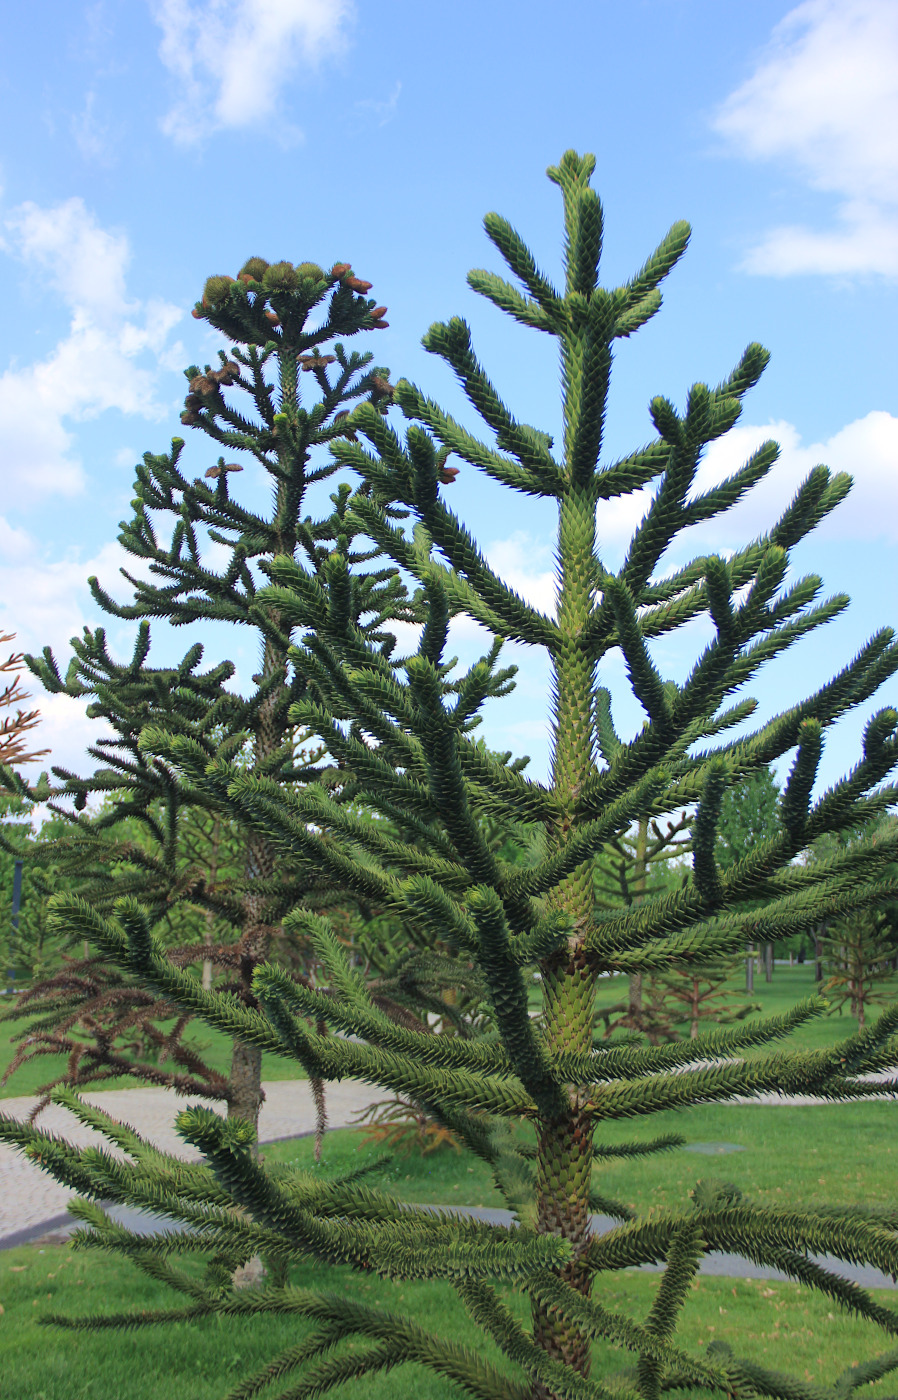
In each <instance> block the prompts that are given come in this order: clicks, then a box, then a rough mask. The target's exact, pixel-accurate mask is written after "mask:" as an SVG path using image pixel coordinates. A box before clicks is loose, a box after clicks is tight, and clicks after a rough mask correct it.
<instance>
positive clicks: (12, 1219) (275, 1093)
mask: <svg viewBox="0 0 898 1400" xmlns="http://www.w3.org/2000/svg"><path fill="white" fill-rule="evenodd" d="M865 1077H866V1078H870V1079H876V1080H880V1081H886V1080H892V1079H894V1078H895V1072H894V1071H893V1072H891V1073H880V1074H875V1075H869V1076H865ZM384 1092H385V1091H384V1090H383V1089H378V1088H375V1087H372V1086H371V1085H366V1084H356V1083H353V1082H351V1081H347V1082H344V1083H334V1084H329V1085H328V1089H327V1109H328V1121H329V1124H330V1126H331V1127H332V1128H343V1127H347V1126H349V1124H350V1123H351V1121H352V1119H353V1116H354V1115H355V1114H356V1113H357V1112H358V1111H359V1110H360V1109H363V1108H365V1107H367V1105H368V1104H369V1103H372V1102H375V1101H376V1100H377V1099H380V1098H383V1096H384ZM84 1097H85V1098H86V1099H87V1100H88V1102H90V1103H92V1104H95V1105H96V1106H97V1107H98V1108H102V1109H103V1111H104V1112H106V1113H108V1114H110V1116H111V1117H113V1118H117V1119H119V1120H120V1121H122V1122H125V1123H127V1124H129V1126H131V1127H133V1128H135V1129H136V1130H137V1131H138V1132H140V1133H141V1134H143V1135H145V1136H147V1137H149V1138H150V1139H151V1140H152V1141H153V1142H155V1143H156V1144H157V1145H158V1146H159V1147H162V1148H164V1149H165V1150H167V1151H169V1152H173V1153H176V1154H177V1155H179V1156H182V1157H185V1158H194V1159H195V1158H196V1157H198V1156H199V1154H198V1153H197V1152H195V1151H194V1150H193V1149H192V1148H188V1147H187V1145H186V1144H185V1143H184V1142H183V1140H182V1139H181V1138H180V1137H178V1135H177V1133H176V1132H175V1130H174V1127H173V1123H174V1118H175V1115H176V1114H177V1112H178V1110H179V1109H180V1108H183V1107H184V1105H185V1103H187V1102H190V1100H188V1099H184V1098H181V1097H179V1096H178V1095H176V1094H174V1093H173V1092H172V1091H171V1090H169V1089H113V1090H109V1091H107V1092H106V1093H96V1094H93V1093H88V1094H85V1095H84ZM877 1097H878V1096H877ZM891 1097H893V1098H894V1097H898V1094H895V1095H892V1096H891ZM825 1102H827V1100H824V1099H817V1098H811V1097H808V1096H806V1095H782V1094H755V1095H752V1096H751V1097H750V1098H747V1097H745V1098H744V1097H741V1096H740V1097H739V1098H738V1099H731V1100H730V1103H731V1104H734V1105H735V1104H740V1105H752V1104H756V1105H757V1104H760V1105H768V1106H776V1107H788V1106H790V1105H795V1106H805V1105H819V1104H822V1103H825ZM33 1104H34V1099H33V1098H31V1097H29V1098H18V1099H0V1113H5V1114H8V1115H10V1116H12V1117H14V1118H25V1117H27V1115H28V1113H29V1111H30V1110H31V1108H32V1106H33ZM39 1125H40V1126H41V1127H43V1128H44V1129H46V1130H47V1131H50V1132H54V1133H58V1134H60V1135H61V1136H64V1137H65V1138H67V1139H68V1140H69V1141H70V1142H72V1143H75V1144H76V1145H79V1146H88V1145H90V1144H91V1143H93V1144H99V1143H100V1142H101V1139H100V1138H99V1137H98V1135H97V1134H96V1133H94V1132H92V1131H91V1130H90V1129H89V1128H85V1127H84V1126H83V1125H82V1124H80V1123H79V1122H78V1121H77V1119H75V1118H74V1117H73V1116H72V1115H71V1114H70V1113H69V1112H68V1111H67V1110H66V1109H64V1108H59V1107H57V1106H56V1105H51V1106H50V1107H49V1108H48V1109H46V1110H45V1112H44V1113H43V1114H42V1115H41V1118H40V1119H39ZM314 1129H315V1108H314V1104H313V1102H312V1095H311V1092H310V1090H309V1086H308V1083H307V1082H306V1081H304V1080H282V1081H276V1082H274V1083H268V1084H266V1085H265V1103H264V1104H263V1105H262V1112H261V1115H260V1118H259V1137H260V1140H261V1141H262V1142H271V1141H273V1140H275V1139H277V1138H286V1137H298V1136H299V1135H300V1134H302V1133H310V1132H313V1131H314ZM74 1194H75V1192H73V1191H69V1190H67V1189H66V1188H65V1187H64V1186H60V1185H59V1184H58V1183H57V1182H55V1181H54V1180H53V1179H52V1177H49V1176H47V1175H46V1173H44V1172H42V1171H41V1170H40V1168H39V1167H36V1166H35V1165H34V1164H33V1163H31V1162H29V1161H27V1160H26V1159H25V1158H23V1157H22V1156H21V1155H20V1154H19V1153H18V1152H16V1151H14V1150H13V1149H12V1148H9V1147H6V1146H4V1145H2V1144H0V1249H3V1248H8V1247H10V1246H11V1245H14V1244H25V1243H27V1242H28V1241H29V1240H31V1239H34V1238H36V1237H37V1236H38V1235H42V1234H44V1233H48V1232H51V1231H54V1230H62V1231H65V1230H67V1229H68V1228H72V1222H71V1217H70V1216H69V1215H68V1214H67V1213H66V1205H67V1203H68V1201H69V1200H70V1199H71V1197H72V1196H73V1195H74ZM462 1209H469V1210H471V1212H472V1213H476V1214H477V1215H478V1216H479V1215H481V1212H480V1211H479V1210H476V1211H475V1208H473V1207H469V1208H462ZM113 1214H118V1215H120V1216H121V1218H122V1220H123V1222H124V1221H125V1219H126V1217H127V1223H128V1225H129V1226H130V1227H132V1228H133V1227H134V1225H135V1223H136V1220H137V1218H138V1216H137V1213H135V1212H128V1211H124V1210H118V1209H117V1210H116V1211H114V1212H113ZM494 1215H495V1216H496V1219H497V1220H498V1218H499V1216H500V1215H501V1216H502V1217H503V1219H504V1215H505V1213H504V1212H499V1213H498V1214H497V1213H496V1212H493V1211H487V1210H484V1211H483V1212H482V1217H483V1218H484V1219H487V1218H489V1219H492V1218H493V1216H494ZM595 1223H596V1228H597V1229H599V1230H602V1229H603V1228H604V1229H608V1228H610V1226H611V1223H612V1222H611V1221H610V1220H608V1221H607V1222H606V1221H605V1219H604V1217H596V1222H595ZM147 1228H148V1229H149V1228H155V1225H154V1223H153V1222H152V1221H151V1220H150V1221H148V1224H147ZM702 1272H703V1273H714V1274H726V1275H728V1276H731V1277H737V1278H779V1277H783V1275H780V1274H778V1273H777V1271H776V1270H771V1269H764V1268H762V1267H759V1266H756V1265H753V1264H750V1263H749V1262H748V1261H747V1260H744V1259H741V1258H739V1257H738V1256H737V1255H723V1254H720V1255H710V1256H709V1257H708V1258H707V1259H706V1260H705V1261H704V1264H703V1266H702ZM838 1272H839V1273H841V1274H842V1275H843V1276H844V1277H846V1278H852V1279H853V1280H854V1282H856V1283H859V1284H861V1286H862V1287H878V1288H890V1287H894V1286H895V1285H894V1284H893V1283H892V1280H891V1279H889V1278H888V1277H887V1276H885V1275H883V1274H880V1273H879V1271H878V1270H876V1269H866V1268H854V1267H852V1266H850V1265H846V1264H840V1265H839V1267H838Z"/></svg>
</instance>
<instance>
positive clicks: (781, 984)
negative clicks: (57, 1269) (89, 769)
mask: <svg viewBox="0 0 898 1400" xmlns="http://www.w3.org/2000/svg"><path fill="white" fill-rule="evenodd" d="M739 985H740V988H741V985H742V984H739ZM814 990H815V988H814V967H813V963H804V964H803V965H802V966H801V967H798V966H796V967H777V968H776V969H775V971H774V977H773V982H771V983H769V984H768V983H765V981H764V976H763V973H761V974H760V975H759V976H757V977H756V978H755V992H754V995H753V997H752V998H751V1000H753V1001H756V1002H760V1003H761V1005H762V1007H763V1011H762V1012H761V1013H759V1014H762V1015H779V1014H782V1013H783V1012H785V1011H788V1010H789V1008H790V1007H792V1006H794V1005H795V1003H796V1002H797V1001H800V1000H802V999H803V998H805V997H808V996H811V995H812V994H813V992H814ZM625 996H626V978H624V977H609V978H607V979H603V980H602V982H601V983H600V984H599V1000H600V1002H601V1003H602V1004H603V1005H604V1004H608V1003H612V1002H615V1001H618V1000H620V999H622V998H624V997H625ZM4 1000H5V999H4ZM537 1003H538V992H536V993H535V995H534V998H533V1004H534V1006H536V1005H537ZM3 1009H4V1008H3V1006H2V1002H0V1010H3ZM23 1024H24V1023H23V1022H12V1021H0V1077H2V1075H3V1073H4V1071H5V1070H6V1068H7V1067H8V1065H9V1064H10V1063H11V1062H12V1058H13V1055H14V1054H15V1046H14V1045H13V1043H12V1037H13V1036H14V1035H15V1034H16V1033H17V1031H19V1030H21V1028H22V1026H23ZM856 1030H857V1022H856V1021H855V1020H854V1019H853V1018H852V1017H850V1016H847V1015H845V1016H838V1015H836V1016H822V1017H817V1018H816V1019H815V1020H813V1021H811V1022H809V1023H808V1024H806V1025H804V1026H802V1027H800V1028H799V1030H798V1031H796V1033H795V1034H794V1035H793V1036H791V1037H790V1038H789V1040H788V1041H787V1042H784V1044H785V1045H786V1046H788V1047H791V1048H793V1049H796V1050H819V1049H824V1048H826V1047H827V1046H830V1045H834V1044H835V1043H836V1042H838V1041H839V1040H844V1039H846V1038H847V1037H848V1036H849V1035H853V1034H854V1032H855V1031H856ZM190 1035H191V1038H192V1039H193V1040H194V1041H196V1042H197V1044H199V1045H200V1046H202V1047H203V1052H204V1055H205V1057H206V1059H207V1060H208V1063H209V1064H210V1065H211V1066H212V1067H213V1068H214V1069H217V1070H220V1071H222V1072H226V1071H227V1068H228V1065H229V1063H230V1056H231V1042H230V1040H229V1039H228V1037H227V1036H224V1035H222V1034H221V1033H220V1032H218V1031H214V1030H212V1029H210V1028H209V1027H208V1026H204V1025H202V1024H201V1023H200V1022H195V1023H194V1026H193V1028H192V1031H191V1032H190ZM64 1068H65V1059H64V1057H63V1056H61V1055H50V1056H46V1057H42V1058H41V1059H40V1060H37V1061H33V1062H31V1063H29V1064H27V1065H23V1066H22V1068H21V1069H19V1070H17V1071H16V1072H15V1074H14V1075H13V1076H12V1077H11V1079H9V1080H8V1081H7V1083H6V1084H3V1085H0V1098H14V1097H15V1098H18V1097H22V1096H24V1095H26V1094H34V1093H36V1091H37V1089H38V1088H39V1086H40V1085H41V1084H44V1083H46V1082H47V1080H49V1079H51V1078H53V1077H55V1076H56V1075H57V1074H60V1073H61V1072H62V1070H63V1069H64ZM262 1077H263V1079H270V1080H280V1079H305V1077H306V1076H305V1071H304V1070H303V1069H302V1068H301V1067H300V1066H299V1065H297V1064H295V1063H294V1062H292V1061H290V1060H286V1059H281V1057H280V1056H278V1055H268V1054H265V1055H263V1057H262ZM136 1087H138V1081H137V1080H133V1079H129V1078H128V1077H126V1076H122V1077H120V1078H118V1079H114V1080H110V1081H109V1082H108V1083H104V1084H102V1085H100V1086H98V1088H103V1089H133V1088H136Z"/></svg>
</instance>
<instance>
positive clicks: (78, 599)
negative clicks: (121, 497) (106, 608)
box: [0, 517, 139, 772]
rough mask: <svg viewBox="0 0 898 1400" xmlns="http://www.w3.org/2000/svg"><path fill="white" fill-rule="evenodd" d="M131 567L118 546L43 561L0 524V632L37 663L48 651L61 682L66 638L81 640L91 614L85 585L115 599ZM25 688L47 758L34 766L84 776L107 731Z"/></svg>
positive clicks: (70, 703) (68, 703) (29, 682)
mask: <svg viewBox="0 0 898 1400" xmlns="http://www.w3.org/2000/svg"><path fill="white" fill-rule="evenodd" d="M137 563H138V561H136V560H133V559H131V558H130V556H129V555H126V554H125V551H124V550H123V549H122V548H121V546H120V545H119V544H117V543H116V544H108V545H104V546H103V548H102V549H101V550H100V551H99V552H98V553H97V554H96V555H95V556H94V558H92V559H87V560H84V559H78V558H77V557H76V556H71V557H69V558H67V559H57V560H49V559H48V558H47V557H46V556H45V555H44V554H43V553H42V551H41V548H40V546H39V544H38V542H37V541H36V540H35V539H33V538H32V537H31V535H29V534H28V532H27V531H25V530H21V529H16V528H14V527H13V526H11V525H9V524H8V522H7V521H6V520H4V519H3V518H2V517H0V631H3V632H14V633H15V637H16V639H15V642H14V644H13V645H14V646H15V649H16V650H17V651H20V652H27V653H31V654H32V655H36V654H39V653H40V652H42V651H43V649H44V647H45V646H49V647H52V649H53V653H54V655H55V657H56V661H57V664H58V665H59V668H60V671H61V672H62V673H63V674H64V673H65V667H66V666H67V664H68V658H69V654H70V647H69V640H70V638H71V637H73V636H78V635H80V634H81V632H82V630H83V628H84V625H85V623H87V622H88V621H89V620H90V621H92V620H93V617H94V615H95V613H96V607H95V605H94V604H93V602H92V600H91V596H90V589H89V588H88V585H87V580H88V578H89V577H90V576H91V575H92V574H96V575H97V576H98V577H99V579H100V581H101V583H103V584H105V585H106V586H107V587H109V588H110V589H112V590H113V591H115V581H116V579H117V578H118V577H119V576H118V569H119V568H120V567H121V566H122V565H124V566H125V567H126V568H128V569H129V571H130V572H131V573H134V572H139V568H135V566H136V565H137ZM25 680H26V688H27V690H28V691H29V693H30V694H31V697H32V698H31V703H32V705H34V706H35V707H36V708H37V709H39V710H40V712H41V723H40V728H39V729H37V730H35V731H34V736H35V746H36V747H39V748H49V749H50V750H51V753H50V756H49V757H48V758H45V759H43V760H41V762H40V766H41V767H49V766H50V765H51V764H62V765H63V766H64V767H70V768H74V769H76V770H82V771H84V770H85V769H86V767H87V766H88V764H87V763H86V761H85V749H86V747H87V745H88V743H95V742H96V741H97V739H99V738H101V737H102V736H103V734H104V733H106V732H108V731H107V728H106V726H105V725H104V724H100V723H97V722H96V721H93V720H89V719H88V718H87V715H86V714H85V708H86V703H85V702H83V701H79V700H73V699H71V698H70V697H69V696H67V695H48V694H46V693H45V692H44V690H43V689H42V687H41V684H40V682H39V681H38V680H37V679H36V678H34V677H31V676H29V675H26V677H25ZM36 771H37V766H36V765H35V772H36Z"/></svg>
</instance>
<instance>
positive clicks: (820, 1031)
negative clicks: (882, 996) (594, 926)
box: [598, 962, 898, 1053]
mask: <svg viewBox="0 0 898 1400" xmlns="http://www.w3.org/2000/svg"><path fill="white" fill-rule="evenodd" d="M730 985H731V986H732V988H733V990H734V991H736V992H738V994H739V999H737V1000H736V1001H735V1002H734V1005H736V1006H738V1005H739V1004H740V1000H741V1002H742V1003H746V1002H751V1003H757V1004H759V1005H760V1007H761V1010H760V1011H759V1012H756V1013H754V1014H753V1015H751V1016H749V1017H747V1018H746V1022H750V1021H752V1020H756V1019H762V1018H763V1017H765V1016H782V1015H784V1014H785V1012H787V1011H790V1010H791V1009H792V1007H793V1006H794V1005H795V1004H796V1002H799V1001H804V1000H806V999H807V998H808V997H810V996H813V995H814V994H815V992H817V990H818V986H817V984H816V983H815V982H814V964H813V963H812V962H811V963H802V964H801V966H799V965H797V964H796V965H795V966H794V967H781V966H777V967H775V968H774V971H773V981H772V982H765V981H764V973H763V970H762V971H761V972H760V973H757V972H756V973H755V987H754V991H753V992H752V993H751V994H749V993H748V992H746V991H745V975H744V968H743V969H742V970H741V971H740V973H739V976H738V977H737V978H736V979H734V980H733V982H732V983H731V984H730ZM896 986H898V984H896ZM626 996H627V979H626V977H623V976H618V977H607V978H602V980H601V981H600V982H599V992H598V1004H599V1005H600V1006H608V1005H613V1004H614V1003H615V1002H619V1001H625V1000H626ZM877 1014H878V1009H877V1008H874V1010H873V1013H872V1016H873V1019H875V1017H876V1015H877ZM705 1028H707V1029H709V1030H710V1029H713V1023H711V1022H709V1021H706V1022H704V1023H703V1026H702V1029H703V1030H704V1029H705ZM856 1031H857V1020H856V1019H855V1017H853V1016H849V1015H848V1014H847V1013H845V1014H844V1015H841V1016H840V1015H839V1014H838V1012H836V1013H834V1014H832V1015H828V1016H827V1015H824V1016H815V1017H814V1018H813V1019H812V1020H810V1021H806V1022H805V1024H804V1025H803V1026H799V1028H798V1029H797V1030H796V1031H795V1032H794V1033H793V1034H792V1035H790V1036H789V1038H788V1040H785V1041H778V1042H776V1044H777V1045H779V1046H781V1047H783V1048H786V1049H792V1050H824V1049H827V1048H828V1047H829V1046H831V1045H835V1044H837V1043H838V1042H839V1041H840V1040H847V1038H848V1037H849V1036H850V1035H854V1034H855V1033H856ZM760 1053H764V1052H763V1051H761V1052H760Z"/></svg>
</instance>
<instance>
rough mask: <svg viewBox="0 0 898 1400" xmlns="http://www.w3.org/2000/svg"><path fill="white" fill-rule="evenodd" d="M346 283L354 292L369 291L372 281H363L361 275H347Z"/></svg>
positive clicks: (372, 284)
mask: <svg viewBox="0 0 898 1400" xmlns="http://www.w3.org/2000/svg"><path fill="white" fill-rule="evenodd" d="M346 285H347V287H351V288H352V290H353V291H354V292H370V291H371V288H372V287H373V286H374V283H373V282H363V281H362V279H361V277H347V279H346Z"/></svg>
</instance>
